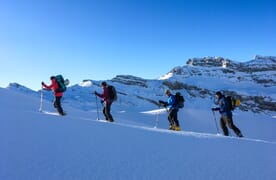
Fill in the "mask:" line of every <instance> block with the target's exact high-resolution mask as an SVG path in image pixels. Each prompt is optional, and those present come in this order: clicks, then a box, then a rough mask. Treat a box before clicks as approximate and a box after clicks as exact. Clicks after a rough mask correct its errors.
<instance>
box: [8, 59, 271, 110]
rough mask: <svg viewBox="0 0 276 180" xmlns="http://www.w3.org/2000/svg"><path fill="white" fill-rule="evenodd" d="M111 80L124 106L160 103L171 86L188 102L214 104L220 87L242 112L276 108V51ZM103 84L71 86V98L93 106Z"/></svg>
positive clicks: (204, 105)
mask: <svg viewBox="0 0 276 180" xmlns="http://www.w3.org/2000/svg"><path fill="white" fill-rule="evenodd" d="M107 82H108V84H112V85H114V86H115V87H116V88H117V91H118V94H119V100H118V102H117V105H118V106H122V107H133V108H138V109H145V107H147V108H148V107H149V106H150V107H151V108H155V107H157V102H158V100H160V99H164V98H165V97H164V91H165V89H171V90H173V91H174V92H176V91H180V92H181V93H182V94H183V95H184V96H185V99H186V102H185V106H186V107H193V108H195V107H196V108H199V109H206V108H208V109H209V108H210V107H211V106H212V104H213V98H214V94H215V92H216V91H222V92H223V93H224V94H226V95H231V96H233V97H235V98H237V99H240V100H241V106H240V107H239V110H241V111H245V112H246V111H251V112H254V113H265V114H267V113H268V114H273V113H274V112H275V111H276V94H275V92H276V57H273V56H259V55H258V56H255V57H254V59H253V60H250V61H248V62H243V63H241V62H235V61H233V60H230V59H226V58H222V57H204V58H192V59H188V60H187V63H186V64H185V65H183V66H177V67H175V68H173V69H172V70H171V71H169V72H168V73H167V74H165V75H163V76H161V77H160V78H159V79H158V80H148V79H143V78H140V77H135V76H131V75H118V76H116V77H114V78H113V79H111V80H108V81H107ZM99 84H100V82H99V81H93V80H89V79H86V80H84V81H83V82H81V83H80V84H77V85H73V86H71V87H69V88H68V91H67V93H65V103H69V104H71V105H72V106H74V107H75V108H79V109H85V110H89V109H93V107H94V104H95V97H94V96H93V95H91V93H92V92H94V91H95V90H97V91H101V88H100V85H99ZM9 89H13V90H14V89H17V90H20V91H24V92H28V93H34V92H32V91H31V90H29V89H27V88H24V87H22V86H20V85H18V84H11V85H10V86H9ZM44 94H45V96H44V97H45V98H47V99H49V100H51V99H52V96H51V94H50V93H49V92H44ZM198 102H199V104H196V103H198ZM199 105H201V107H199Z"/></svg>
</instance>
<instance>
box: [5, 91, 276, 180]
mask: <svg viewBox="0 0 276 180" xmlns="http://www.w3.org/2000/svg"><path fill="white" fill-rule="evenodd" d="M39 102H40V99H39V96H31V95H29V94H22V93H19V92H16V91H12V90H8V89H2V88H0V106H1V108H0V113H1V119H0V159H1V161H0V179H1V180H22V179H24V180H38V179H39V180H63V179H64V180H86V179H87V180H88V179H89V180H92V179H93V180H94V179H105V180H109V179H110V180H117V179H118V180H124V179H125V180H130V179H132V180H135V179H137V180H143V179H159V180H162V179H164V180H167V179H174V180H176V179H193V180H221V179H223V180H233V179H242V180H247V179H248V180H252V179H254V180H273V179H275V176H276V172H275V168H276V165H275V162H276V156H275V152H276V135H275V131H274V130H275V128H276V127H275V126H276V125H275V124H276V122H275V119H273V117H271V118H269V117H268V116H266V118H267V119H262V120H260V119H259V117H256V116H255V115H254V114H249V116H250V117H248V116H245V115H244V114H243V113H241V115H240V116H243V117H240V119H241V121H239V122H238V126H239V127H240V128H241V130H242V131H243V132H244V134H245V136H246V138H242V139H240V138H236V137H223V136H220V135H216V134H215V133H213V132H215V131H214V129H215V128H214V123H213V119H212V115H210V112H208V111H204V110H200V112H198V111H197V109H193V108H189V107H188V108H186V109H185V110H183V111H182V112H181V113H185V117H187V119H186V120H181V123H182V127H183V129H184V131H181V132H172V131H168V130H166V129H165V128H166V127H167V120H166V113H162V114H160V115H158V116H157V115H156V114H154V113H155V111H153V112H150V111H149V112H146V113H142V111H138V112H137V109H128V108H126V106H123V107H124V108H125V109H121V108H119V107H116V105H114V109H113V112H112V113H113V115H114V118H115V123H112V124H111V123H105V122H99V121H96V117H97V113H96V108H95V106H94V108H93V109H91V110H90V111H87V110H86V111H83V110H81V109H75V108H73V107H71V106H69V105H68V104H67V103H65V104H64V109H65V110H66V111H67V112H68V115H67V116H65V117H61V116H55V115H49V114H44V113H40V112H38V109H39ZM43 109H44V110H45V111H49V112H54V110H53V108H52V104H51V102H48V101H44V103H43ZM152 110H153V109H152ZM143 112H144V111H143ZM181 113H180V116H181ZM200 114H201V116H200ZM100 115H101V112H100ZM198 116H200V117H198ZM236 116H239V114H236ZM101 117H102V116H101ZM202 117H205V118H204V119H202ZM245 117H246V118H245ZM261 117H264V116H261ZM211 120H212V121H211ZM156 122H158V124H157V127H161V129H159V128H153V127H154V126H155V125H156ZM194 131H196V132H194ZM200 131H202V132H208V133H199V132H200Z"/></svg>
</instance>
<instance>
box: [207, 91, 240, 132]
mask: <svg viewBox="0 0 276 180" xmlns="http://www.w3.org/2000/svg"><path fill="white" fill-rule="evenodd" d="M215 104H216V105H218V106H219V107H216V108H212V109H211V110H212V111H219V112H220V115H221V117H220V126H221V128H222V130H223V134H224V135H225V136H228V135H229V131H228V128H227V126H226V125H228V127H229V128H230V129H233V131H234V132H235V134H236V135H237V136H238V137H243V135H242V133H241V131H240V129H239V128H237V127H236V126H235V125H234V123H233V119H232V112H231V109H230V105H229V103H228V101H227V99H226V97H225V96H224V95H223V94H222V93H221V92H220V91H218V92H216V100H215Z"/></svg>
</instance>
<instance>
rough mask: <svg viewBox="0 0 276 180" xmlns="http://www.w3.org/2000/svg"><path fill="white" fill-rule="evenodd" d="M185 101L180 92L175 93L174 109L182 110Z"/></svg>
mask: <svg viewBox="0 0 276 180" xmlns="http://www.w3.org/2000/svg"><path fill="white" fill-rule="evenodd" d="M184 102H185V99H184V97H183V96H182V95H181V93H180V92H177V93H175V102H174V107H178V108H184Z"/></svg>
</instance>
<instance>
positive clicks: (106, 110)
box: [94, 81, 114, 122]
mask: <svg viewBox="0 0 276 180" xmlns="http://www.w3.org/2000/svg"><path fill="white" fill-rule="evenodd" d="M101 86H102V88H103V93H102V94H99V93H98V92H97V91H95V92H94V93H95V95H96V96H99V97H100V98H102V100H101V102H102V104H103V114H104V116H105V119H106V120H107V121H109V122H113V121H114V119H113V117H112V115H111V114H110V110H111V105H112V102H113V101H112V100H111V99H110V98H109V92H108V88H107V84H106V82H105V81H104V82H102V83H101Z"/></svg>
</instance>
